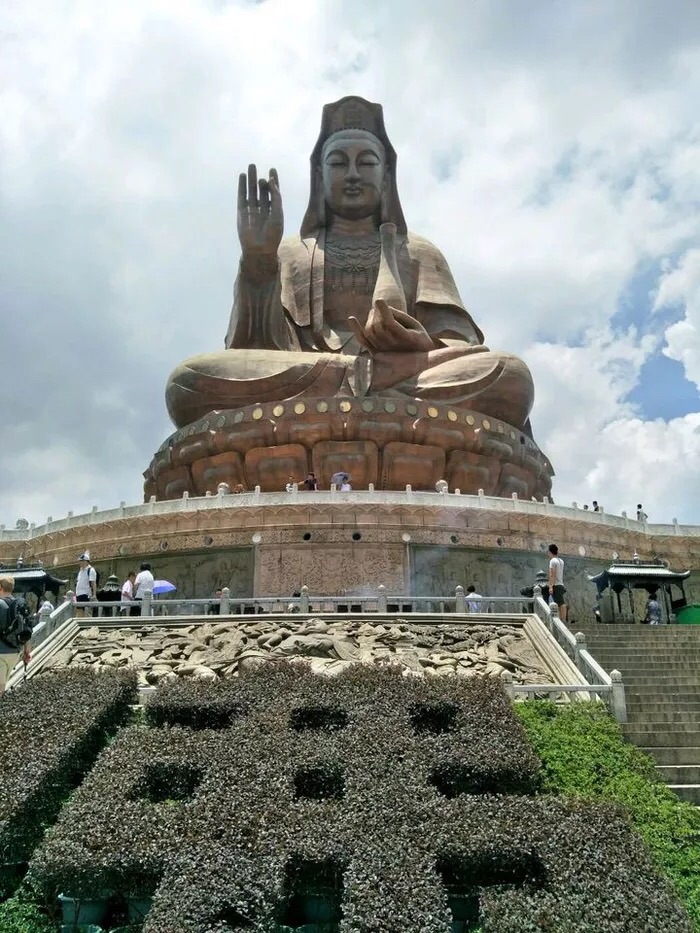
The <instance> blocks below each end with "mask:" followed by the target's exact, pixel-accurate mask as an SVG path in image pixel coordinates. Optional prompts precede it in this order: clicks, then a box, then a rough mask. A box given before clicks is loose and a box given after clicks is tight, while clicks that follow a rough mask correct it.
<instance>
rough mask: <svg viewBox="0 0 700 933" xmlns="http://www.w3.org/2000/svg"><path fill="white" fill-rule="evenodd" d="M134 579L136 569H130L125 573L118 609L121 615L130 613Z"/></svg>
mask: <svg viewBox="0 0 700 933" xmlns="http://www.w3.org/2000/svg"><path fill="white" fill-rule="evenodd" d="M135 581H136V571H135V570H130V571H129V572H128V574H127V575H126V580H125V581H124V582H123V583H122V592H121V605H120V607H119V611H120V612H121V613H122V615H130V614H131V607H132V606H133V603H134V583H135Z"/></svg>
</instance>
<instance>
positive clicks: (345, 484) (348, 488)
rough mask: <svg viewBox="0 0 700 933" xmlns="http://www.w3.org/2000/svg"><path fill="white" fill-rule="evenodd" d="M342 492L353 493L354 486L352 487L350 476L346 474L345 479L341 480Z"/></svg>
mask: <svg viewBox="0 0 700 933" xmlns="http://www.w3.org/2000/svg"><path fill="white" fill-rule="evenodd" d="M340 491H341V492H351V491H352V486H351V485H350V477H349V476H348V474H347V473H345V474H344V475H343V479H342V480H341V483H340Z"/></svg>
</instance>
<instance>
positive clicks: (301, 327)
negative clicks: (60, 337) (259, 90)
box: [147, 97, 551, 497]
mask: <svg viewBox="0 0 700 933" xmlns="http://www.w3.org/2000/svg"><path fill="white" fill-rule="evenodd" d="M396 164H397V159H396V153H395V151H394V149H393V147H392V145H391V142H390V140H389V137H388V135H387V132H386V129H385V127H384V117H383V112H382V108H381V106H379V105H378V104H371V103H369V102H368V101H365V100H363V99H362V98H358V97H347V98H343V99H342V100H339V101H337V102H335V103H333V104H328V105H326V106H325V107H324V109H323V118H322V127H321V133H320V136H319V139H318V141H317V143H316V146H315V148H314V150H313V153H312V159H311V190H310V195H309V206H308V209H307V211H306V213H305V216H304V219H303V221H302V225H301V231H300V235H299V236H293V237H287V238H284V239H283V227H284V223H283V210H282V194H281V189H280V183H279V179H278V177H277V173H276V171H275V170H274V169H271V170H270V174H269V177H268V178H261V179H258V176H257V170H256V168H255V166H254V165H251V166H250V167H249V169H248V172H247V174H245V173H244V174H242V175H241V177H240V179H239V191H238V236H239V240H240V244H241V262H240V268H239V272H238V277H237V279H236V283H235V289H234V303H233V309H232V312H231V320H230V324H229V330H228V334H227V337H226V342H225V346H226V349H225V350H221V351H217V352H213V353H208V354H201V355H199V356H194V357H191V358H189V359H187V360H184V361H183V362H182V363H180V364H179V365H178V366H177V367H176V369H175V370H174V372H173V373H172V375H171V376H170V379H169V381H168V385H167V389H166V401H167V406H168V411H169V412H170V415H171V417H172V419H173V422H174V423H175V424H176V425H177V426H178V427H179V428H187V430H188V432H189V435H190V440H189V441H188V442H187V443H186V444H179V445H176V446H174V447H173V449H172V460H171V461H168V463H165V461H164V458H163V457H160V456H157V457H156V459H155V461H154V464H153V465H152V468H151V469H150V470H149V472H148V474H147V491H149V492H150V491H151V490H152V489H153V488H156V490H157V493H156V494H157V495H158V496H161V497H162V496H164V495H166V492H165V490H166V488H167V489H168V490H169V492H168V495H175V494H179V491H180V490H181V489H182V488H184V486H185V485H186V480H185V479H183V478H182V475H181V474H177V473H173V470H172V467H186V466H189V467H192V468H194V465H195V464H200V462H201V461H202V460H204V459H206V458H207V457H209V456H212V455H215V454H217V453H224V452H225V451H226V450H228V449H234V450H236V451H237V452H238V453H240V454H241V455H243V456H245V458H246V467H245V470H246V474H250V475H247V477H246V479H247V482H248V483H250V482H251V481H252V480H251V476H252V475H253V474H254V475H255V477H256V482H258V481H259V482H260V485H261V486H263V488H274V484H276V483H278V482H279V480H280V477H282V476H283V474H286V473H287V471H288V470H289V471H291V472H294V473H295V472H296V470H297V469H298V468H299V467H300V466H301V464H302V462H305V463H307V464H308V463H310V462H314V463H315V462H316V458H317V457H318V456H319V454H317V453H316V452H315V451H316V447H317V446H318V445H319V444H328V443H341V442H344V443H350V442H356V441H360V440H365V441H368V442H370V446H369V447H368V448H367V449H368V450H374V449H375V447H376V449H377V452H378V453H377V457H376V458H375V459H376V461H377V463H376V464H375V461H374V460H373V459H372V457H374V454H372V455H371V457H370V461H368V462H367V463H360V462H359V461H357V462H356V463H355V465H354V471H355V472H356V473H357V475H360V476H362V477H363V478H364V477H365V476H366V477H370V476H374V479H373V480H369V481H373V482H376V483H383V484H386V485H388V486H389V487H391V488H395V486H396V485H405V484H406V483H411V484H412V485H415V486H417V487H425V486H426V485H429V484H430V482H432V479H431V477H432V476H433V475H434V474H435V472H436V471H437V472H441V471H443V470H444V468H445V467H444V461H445V457H447V458H449V460H450V462H451V463H453V464H455V466H454V467H453V468H454V469H458V467H457V465H456V463H457V461H456V459H455V456H454V454H455V452H456V451H459V450H471V451H475V452H477V453H483V454H484V455H485V456H486V457H487V458H488V461H489V462H488V463H487V465H486V466H485V467H484V468H483V469H481V472H480V468H477V467H476V466H475V464H470V465H469V468H467V467H465V468H464V469H463V470H462V472H461V473H460V476H463V477H464V482H465V483H467V484H470V483H471V481H472V479H474V481H476V480H475V478H476V477H477V476H481V475H482V474H483V475H484V476H486V477H488V479H489V481H490V484H491V485H492V486H493V487H494V488H495V489H501V488H503V490H504V491H505V490H512V491H517V490H520V491H523V490H526V489H527V490H531V491H532V494H534V495H542V494H543V493H546V492H548V491H549V485H548V482H549V480H548V479H545V480H544V481H543V480H542V478H541V475H540V474H541V470H540V460H541V455H540V457H537V456H536V457H535V458H534V459H533V458H530V462H529V463H528V464H525V462H524V460H523V457H522V456H518V457H517V458H516V460H517V463H516V464H515V465H516V466H517V467H518V469H517V470H510V471H508V473H507V477H506V474H504V477H503V481H501V480H499V479H498V478H497V479H496V480H493V478H492V473H493V466H492V463H491V461H493V459H494V458H495V459H496V460H497V461H498V462H508V461H511V460H512V459H513V453H512V450H511V448H510V446H509V444H508V443H505V442H502V440H501V439H500V438H495V439H491V440H490V441H489V442H488V444H484V445H483V446H482V447H479V445H478V444H477V443H476V442H474V441H473V440H468V439H465V438H464V437H463V435H462V433H461V432H460V428H461V427H462V426H463V425H464V416H465V414H467V413H471V412H472V411H476V412H478V414H479V415H480V417H479V419H478V424H481V425H482V427H484V430H487V431H488V430H489V428H488V427H487V426H484V422H485V425H488V423H489V421H490V420H493V421H494V422H503V423H506V424H507V425H508V432H509V434H510V433H512V434H514V435H515V434H519V433H524V434H525V435H527V436H528V439H529V438H530V425H529V420H528V419H529V414H530V411H531V409H532V404H533V400H534V387H533V382H532V377H531V375H530V372H529V370H528V368H527V366H526V365H525V364H524V363H523V361H522V360H520V359H519V358H518V357H516V356H513V355H512V354H509V353H505V352H502V351H494V350H489V348H488V347H486V346H485V345H484V337H483V334H482V332H481V330H480V329H479V327H478V326H477V324H476V323H475V322H474V320H473V319H472V317H471V316H470V314H469V313H468V311H467V310H466V308H465V307H464V304H463V303H462V299H461V297H460V295H459V292H458V290H457V287H456V285H455V282H454V280H453V278H452V274H451V272H450V269H449V266H448V264H447V262H446V261H445V258H444V257H443V255H442V254H441V253H440V251H439V250H438V249H437V248H436V247H435V246H434V245H433V244H432V243H430V242H429V241H428V240H426V239H424V238H422V237H420V236H417V235H416V234H413V233H410V232H409V231H408V229H407V227H406V222H405V219H404V214H403V209H402V207H401V203H400V200H399V195H398V187H397V181H396ZM349 399H354V400H356V401H357V402H358V403H359V402H362V401H373V400H377V401H378V402H379V400H381V403H380V404H378V406H377V407H376V408H375V409H374V410H372V409H367V408H362V409H361V412H363V413H364V414H366V415H368V416H369V417H368V418H367V419H365V420H364V421H363V423H362V424H361V425H359V424H358V423H357V418H358V417H360V412H358V410H357V407H356V406H355V405H354V404H351V402H350V401H349ZM402 403H403V405H402ZM406 403H411V404H413V406H414V408H415V412H414V413H416V414H417V411H418V405H419V404H420V403H429V407H428V408H427V410H426V409H425V408H424V409H423V410H422V418H423V419H426V421H427V420H428V419H435V420H439V421H442V422H444V424H441V426H440V430H439V431H438V430H436V429H432V428H431V427H430V425H429V424H427V423H426V424H423V423H418V424H417V425H416V426H409V427H407V424H406V417H408V416H409V414H410V412H409V411H408V409H407V407H405V405H406ZM251 406H252V410H251V411H250V414H247V412H248V411H249V410H250V409H251ZM397 406H399V407H401V411H402V414H403V416H404V417H402V418H396V419H393V420H392V419H385V418H383V417H382V419H381V421H379V420H378V419H379V417H380V409H381V412H382V415H393V414H395V413H396V410H397ZM444 406H449V409H448V410H444ZM218 412H237V413H238V414H242V413H243V412H246V414H245V416H244V417H245V421H246V427H245V429H243V428H241V430H240V433H239V434H238V437H237V438H236V437H235V435H236V429H235V427H229V426H228V424H227V425H226V431H224V430H223V427H222V425H221V424H218V423H216V413H218ZM210 413H214V414H212V419H213V420H212V423H211V424H210V425H209V427H208V430H210V431H212V432H213V434H212V435H211V436H210V437H200V436H197V437H195V436H193V433H192V432H191V428H190V426H191V425H192V423H194V422H197V421H199V420H200V419H206V418H207V417H208V416H209V415H210ZM324 415H327V418H326V419H324V417H323V416H324ZM345 415H348V416H350V415H352V419H351V420H350V419H347V420H343V416H345ZM290 416H293V418H294V420H290ZM244 417H243V416H242V417H241V418H239V420H238V422H237V423H240V422H241V421H243V420H244ZM235 423H236V422H234V424H235ZM271 434H274V437H272V436H271ZM229 435H231V437H230V439H229ZM244 438H245V439H246V440H247V443H246V444H245V445H244V444H243V441H244ZM239 442H240V443H239ZM229 443H230V445H231V446H230V447H229V446H228V445H229ZM396 444H409V445H413V446H414V447H415V446H420V445H425V446H426V447H439V448H440V449H441V450H442V451H443V456H442V457H439V456H436V455H434V453H432V452H429V451H424V452H423V455H422V456H421V455H419V453H418V452H416V451H414V452H412V453H411V455H410V456H408V454H405V455H403V456H402V457H399V456H398V448H392V449H391V451H389V453H388V454H387V445H396ZM290 445H291V446H295V445H296V446H297V447H299V448H303V450H304V451H305V453H304V455H303V456H302V455H301V453H299V454H298V455H297V454H294V455H291V456H290V454H289V450H288V449H289V447H290ZM244 446H245V449H243V448H244ZM259 450H265V453H264V455H263V454H259V455H255V454H254V452H255V451H259ZM324 450H325V448H324ZM537 453H538V454H539V451H538V452H537ZM248 454H250V455H251V456H250V458H249V457H248ZM325 456H326V455H325V454H324V457H325ZM339 456H340V455H339ZM278 457H279V458H281V460H282V461H283V462H281V463H280V464H279V465H278V466H274V465H272V464H268V466H267V468H266V469H265V470H263V469H262V467H261V464H262V462H263V461H268V460H270V459H276V458H278ZM304 458H306V459H305V461H304ZM382 458H383V461H384V462H383V463H382V464H381V465H379V461H380V460H382ZM336 459H337V458H336ZM324 462H325V461H324ZM248 463H250V467H249V466H248V465H247V464H248ZM324 469H325V468H324ZM413 469H415V471H416V472H415V473H413V472H412V470H413ZM484 471H485V472H484ZM547 471H548V473H551V469H550V468H549V466H547ZM195 473H196V478H195V475H194V474H195ZM215 473H216V470H214V472H211V470H207V469H206V468H203V467H202V466H198V467H197V469H196V470H194V469H193V471H192V476H193V479H192V482H193V485H194V487H195V488H196V489H201V488H202V485H203V483H204V477H205V476H208V477H210V478H211V477H213V476H214V475H215ZM265 477H267V479H266V478H265ZM273 477H274V479H273ZM437 478H438V479H439V478H441V477H440V476H438V477H437ZM506 478H507V482H506ZM154 484H155V485H154ZM468 488H470V489H471V488H472V487H471V485H468Z"/></svg>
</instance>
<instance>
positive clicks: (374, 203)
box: [317, 130, 387, 220]
mask: <svg viewBox="0 0 700 933" xmlns="http://www.w3.org/2000/svg"><path fill="white" fill-rule="evenodd" d="M317 172H318V173H319V174H320V176H321V184H322V187H323V199H324V202H325V205H326V210H327V211H331V212H332V213H333V214H337V215H338V216H339V217H346V218H347V219H348V220H356V219H358V218H360V217H370V216H372V215H373V214H376V215H377V216H378V217H379V216H380V214H381V204H382V197H383V194H384V190H385V185H386V181H387V177H386V175H387V172H386V152H385V149H384V145H383V143H382V142H381V140H379V139H377V137H376V136H374V135H373V134H372V133H369V132H367V130H338V132H337V133H333V135H332V136H329V137H328V139H327V140H326V141H325V143H324V144H323V147H322V149H321V164H320V166H319V167H318V169H317Z"/></svg>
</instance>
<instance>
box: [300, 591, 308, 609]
mask: <svg viewBox="0 0 700 933" xmlns="http://www.w3.org/2000/svg"><path fill="white" fill-rule="evenodd" d="M308 611H309V588H308V586H306V585H304V586H302V588H301V590H300V595H299V612H307V613H308Z"/></svg>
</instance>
